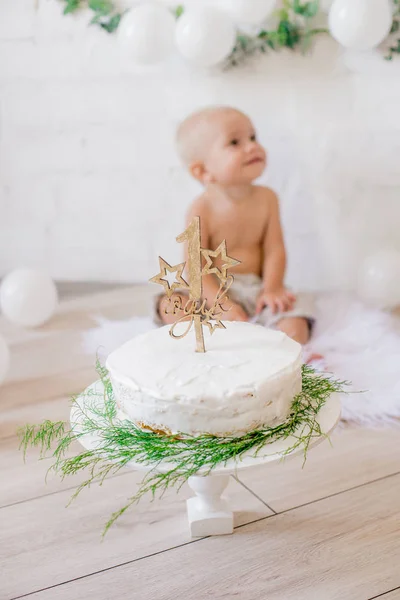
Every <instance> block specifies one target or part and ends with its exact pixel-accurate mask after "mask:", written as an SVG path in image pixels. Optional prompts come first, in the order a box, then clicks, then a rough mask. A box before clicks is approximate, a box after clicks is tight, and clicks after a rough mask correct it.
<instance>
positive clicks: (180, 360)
mask: <svg viewBox="0 0 400 600" xmlns="http://www.w3.org/2000/svg"><path fill="white" fill-rule="evenodd" d="M225 325H226V330H222V329H218V330H217V331H216V332H215V333H214V334H213V336H210V335H209V333H208V330H206V329H205V331H204V337H205V344H206V349H207V352H205V353H204V354H202V353H197V352H195V338H194V333H192V332H191V333H190V334H189V335H187V336H186V337H184V338H183V339H181V340H174V339H173V338H172V337H171V336H170V335H169V326H166V327H162V328H161V329H156V330H153V331H150V332H148V333H145V334H143V335H140V336H137V337H136V338H134V339H132V340H130V341H129V342H127V343H126V344H124V345H123V346H121V347H120V348H118V349H117V350H116V351H115V352H113V353H112V354H111V355H110V356H109V358H108V360H107V364H106V366H107V369H108V370H109V372H110V376H111V380H112V384H113V389H114V393H115V398H116V401H117V404H118V406H119V408H120V409H121V410H122V412H123V413H125V415H126V416H127V417H128V418H129V419H131V420H132V421H133V422H135V423H136V424H137V425H139V426H140V427H142V428H145V429H151V430H153V431H156V432H159V433H160V432H163V433H168V434H171V433H174V434H175V433H187V434H192V435H198V434H200V433H211V434H215V435H218V436H228V435H235V436H236V435H243V434H244V433H246V432H247V431H251V430H253V429H255V428H259V427H261V426H263V425H265V426H273V425H277V424H278V423H280V422H282V421H284V420H285V419H286V417H287V416H288V414H289V412H290V407H291V404H292V401H293V398H294V396H296V394H298V393H299V392H300V391H301V365H302V361H301V346H300V345H299V344H298V343H297V342H294V341H293V340H291V339H290V338H288V337H287V336H286V335H285V334H284V333H281V332H279V331H272V330H269V329H265V328H263V327H261V326H259V325H251V324H249V323H238V322H228V323H225Z"/></svg>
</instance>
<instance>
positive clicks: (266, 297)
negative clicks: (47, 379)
mask: <svg viewBox="0 0 400 600" xmlns="http://www.w3.org/2000/svg"><path fill="white" fill-rule="evenodd" d="M263 250H264V263H263V273H262V274H263V282H264V285H263V291H262V293H261V294H260V296H259V298H258V300H257V307H256V312H257V313H259V312H261V310H262V309H263V308H264V306H269V308H270V309H271V310H272V312H274V313H275V312H277V311H280V312H285V311H287V310H290V309H291V308H292V306H293V303H294V301H295V296H294V295H293V294H291V293H290V292H289V291H288V290H286V288H285V286H284V277H285V268H286V250H285V244H284V241H283V234H282V227H281V222H280V218H279V203H278V198H277V196H276V195H275V194H274V193H273V192H272V191H271V190H268V219H267V224H266V231H265V236H264V244H263Z"/></svg>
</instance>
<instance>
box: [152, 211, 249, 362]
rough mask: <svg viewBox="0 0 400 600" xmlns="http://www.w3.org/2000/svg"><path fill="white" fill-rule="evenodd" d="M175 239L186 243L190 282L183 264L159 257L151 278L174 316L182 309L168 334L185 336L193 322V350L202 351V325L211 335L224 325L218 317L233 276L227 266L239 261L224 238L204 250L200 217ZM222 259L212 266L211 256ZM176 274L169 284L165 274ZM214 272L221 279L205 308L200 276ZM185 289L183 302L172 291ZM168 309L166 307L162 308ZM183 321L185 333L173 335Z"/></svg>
mask: <svg viewBox="0 0 400 600" xmlns="http://www.w3.org/2000/svg"><path fill="white" fill-rule="evenodd" d="M176 241H177V242H179V243H181V242H187V243H188V264H187V267H188V275H189V281H190V284H189V283H187V281H186V280H185V279H184V278H183V275H182V274H183V271H184V269H185V266H186V263H184V262H183V263H180V264H179V265H174V266H171V265H169V264H168V263H167V262H166V261H165V260H164V259H163V258H161V257H159V263H160V272H159V273H158V274H157V275H155V276H154V277H152V278H151V279H150V281H152V282H153V283H158V284H159V285H162V286H163V288H164V290H165V294H166V296H167V298H168V301H169V306H172V310H171V311H170V312H171V313H173V314H174V315H175V314H176V313H177V312H182V313H183V316H182V317H180V318H179V319H178V320H177V321H175V323H174V324H173V325H172V327H171V329H170V335H171V336H172V337H173V338H175V339H180V338H183V337H184V336H185V335H187V334H188V333H189V331H190V329H191V327H192V325H193V324H194V329H195V333H196V352H205V347H204V336H203V326H207V327H208V328H209V330H210V333H211V334H213V333H214V331H215V330H216V329H225V325H224V324H223V323H222V321H221V317H222V315H223V313H224V312H227V310H229V309H226V308H224V307H223V303H224V301H225V300H226V299H227V292H228V290H229V288H230V286H231V285H232V282H233V277H232V275H228V269H230V268H232V267H234V266H236V265H238V264H240V261H239V260H235V259H234V258H231V257H230V256H228V254H227V249H226V241H225V240H224V241H223V242H221V244H220V245H219V246H218V248H217V249H216V250H207V249H205V248H202V247H201V238H200V217H195V218H194V219H193V220H192V222H191V223H190V225H189V227H188V228H187V229H186V230H185V231H184V232H183V233H181V234H180V235H178V237H177V238H176ZM219 257H220V259H221V263H220V264H221V266H220V267H217V266H215V264H214V262H213V259H216V258H219ZM202 259H205V265H204V267H202ZM169 273H171V274H174V273H175V279H174V280H173V281H172V283H170V280H169V279H168V274H169ZM209 274H214V275H216V277H217V278H218V279H219V281H220V288H219V290H218V293H217V295H216V297H215V299H214V302H213V305H212V306H211V308H208V309H207V308H206V300H205V299H203V300H202V292H203V284H202V276H203V275H209ZM185 290H187V291H188V294H189V299H188V300H187V301H186V302H184V301H183V300H182V295H179V294H176V295H175V297H174V296H173V294H174V292H179V291H182V292H183V294H185ZM165 312H166V313H168V312H169V311H168V310H167V309H166V311H165ZM183 321H187V322H188V327H187V329H186V330H185V331H184V333H182V334H180V335H176V334H175V326H176V325H177V324H178V323H181V322H183Z"/></svg>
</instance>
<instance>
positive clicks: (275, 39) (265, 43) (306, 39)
mask: <svg viewBox="0 0 400 600" xmlns="http://www.w3.org/2000/svg"><path fill="white" fill-rule="evenodd" d="M62 2H64V4H65V7H64V14H69V13H74V12H76V11H78V10H79V9H80V8H83V7H88V8H89V9H90V10H92V11H93V18H92V19H91V21H90V23H91V24H95V25H98V26H99V27H101V28H102V29H104V30H105V31H108V33H113V32H114V31H115V30H116V29H118V26H119V23H120V20H121V18H122V16H123V14H124V13H122V12H120V11H118V10H117V9H116V7H115V5H114V3H113V1H112V0H62ZM393 2H394V4H395V12H394V15H393V25H392V29H391V31H390V37H389V44H390V45H389V48H388V51H387V54H386V56H385V59H386V60H389V61H390V60H393V57H394V55H395V54H400V37H399V38H398V39H394V34H396V33H398V32H399V31H400V0H393ZM318 11H319V0H309V1H306V0H283V7H282V9H280V10H278V11H277V12H276V16H277V24H276V27H275V29H272V30H266V29H263V28H261V29H260V31H259V32H258V33H257V34H256V35H247V34H245V33H243V32H241V31H238V33H237V37H236V44H235V46H234V48H233V50H232V52H231V54H230V56H229V57H228V58H227V60H226V61H225V66H228V67H229V66H237V65H239V64H240V63H242V62H243V61H244V60H245V59H247V58H248V57H249V56H252V55H254V54H256V53H264V54H265V53H266V52H267V51H268V50H274V51H278V50H280V49H282V48H289V49H290V50H296V49H300V50H301V51H302V52H303V53H304V52H306V51H307V50H309V48H310V46H311V44H312V41H313V39H314V37H315V36H316V35H320V34H323V33H329V30H328V29H326V28H320V27H312V20H313V19H314V17H316V16H317V14H318ZM173 12H174V14H175V17H176V18H177V19H178V18H179V17H180V16H181V15H182V14H183V12H184V7H183V6H182V5H179V6H177V7H176V8H175V9H173Z"/></svg>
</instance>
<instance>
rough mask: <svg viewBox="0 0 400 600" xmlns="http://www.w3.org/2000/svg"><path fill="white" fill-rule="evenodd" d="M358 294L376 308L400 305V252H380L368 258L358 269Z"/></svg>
mask: <svg viewBox="0 0 400 600" xmlns="http://www.w3.org/2000/svg"><path fill="white" fill-rule="evenodd" d="M358 293H359V295H360V297H361V298H362V299H363V300H365V301H366V302H368V303H369V304H371V305H373V306H376V307H378V308H394V307H395V306H398V305H400V252H398V251H396V250H389V249H388V250H380V251H379V252H377V253H376V254H373V255H371V256H369V257H368V258H367V259H366V260H365V261H364V263H363V264H362V266H361V268H360V272H359V278H358Z"/></svg>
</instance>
